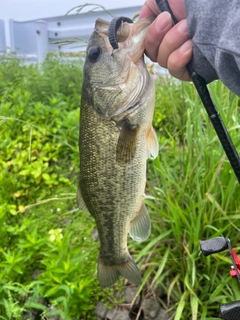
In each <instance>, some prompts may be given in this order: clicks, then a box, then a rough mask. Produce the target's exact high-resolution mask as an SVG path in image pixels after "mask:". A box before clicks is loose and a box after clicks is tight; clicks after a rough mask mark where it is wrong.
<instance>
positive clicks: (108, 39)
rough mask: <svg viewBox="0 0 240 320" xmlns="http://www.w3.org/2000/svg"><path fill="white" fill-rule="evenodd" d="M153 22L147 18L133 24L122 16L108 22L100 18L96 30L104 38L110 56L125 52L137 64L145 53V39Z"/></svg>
mask: <svg viewBox="0 0 240 320" xmlns="http://www.w3.org/2000/svg"><path fill="white" fill-rule="evenodd" d="M152 21H153V20H152V19H150V18H147V19H142V20H138V21H137V22H136V23H133V21H132V20H131V19H130V18H127V17H122V16H121V17H116V18H114V19H112V21H111V22H107V21H105V20H103V19H101V18H98V19H97V20H96V24H95V30H96V31H97V32H98V33H99V34H101V35H102V36H103V38H104V40H105V48H106V49H107V50H108V51H109V53H110V54H113V55H114V53H115V51H117V50H124V52H125V53H126V54H128V55H129V56H130V57H131V60H132V62H133V63H135V62H136V61H138V60H139V59H140V58H141V56H142V55H143V53H144V50H145V44H144V38H145V35H146V32H147V29H148V26H149V25H150V24H151V22H152Z"/></svg>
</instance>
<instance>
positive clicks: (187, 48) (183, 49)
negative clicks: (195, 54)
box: [179, 40, 193, 55]
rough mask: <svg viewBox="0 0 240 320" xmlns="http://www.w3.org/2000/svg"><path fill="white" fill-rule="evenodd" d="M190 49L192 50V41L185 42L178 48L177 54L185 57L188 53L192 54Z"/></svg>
mask: <svg viewBox="0 0 240 320" xmlns="http://www.w3.org/2000/svg"><path fill="white" fill-rule="evenodd" d="M192 48H193V45H192V41H191V40H187V41H186V42H184V44H183V45H181V47H180V48H179V52H180V53H184V54H185V55H187V54H189V53H192Z"/></svg>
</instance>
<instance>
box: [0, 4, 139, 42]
mask: <svg viewBox="0 0 240 320" xmlns="http://www.w3.org/2000/svg"><path fill="white" fill-rule="evenodd" d="M144 1H145V0H120V1H114V0H90V1H88V0H86V1H85V0H0V8H1V10H0V19H2V20H4V21H5V34H6V42H7V46H9V45H10V39H9V26H8V21H9V19H13V20H16V21H28V20H36V19H40V18H49V17H56V16H62V15H65V14H66V13H67V12H68V11H69V10H71V9H72V8H73V7H76V6H79V5H82V4H85V3H96V4H99V5H102V6H104V7H105V8H106V9H116V8H124V7H132V6H141V5H142V4H143V3H144Z"/></svg>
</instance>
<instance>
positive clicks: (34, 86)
mask: <svg viewBox="0 0 240 320" xmlns="http://www.w3.org/2000/svg"><path fill="white" fill-rule="evenodd" d="M81 82H82V62H81V59H79V60H75V59H73V60H68V62H64V61H63V60H62V59H59V58H58V57H56V56H51V55H50V56H48V58H47V59H46V61H45V62H44V63H43V65H42V66H41V68H39V67H38V66H37V65H29V66H26V65H25V64H24V63H22V62H21V61H20V60H17V59H15V58H14V57H12V56H2V57H1V60H0V319H5V320H7V319H9V320H10V319H11V320H13V319H36V318H37V317H38V319H50V317H51V316H53V315H59V316H60V319H63V320H77V319H94V313H93V310H94V306H95V305H96V303H97V301H98V300H102V301H104V302H105V304H107V305H108V306H115V305H116V304H118V303H121V302H122V300H121V295H119V297H118V298H116V297H115V296H114V291H115V290H118V291H121V289H122V288H123V286H124V285H126V283H125V282H124V280H123V279H121V280H120V281H119V282H118V283H117V284H116V286H115V287H114V289H105V290H102V289H101V288H100V287H99V284H98V281H97V276H96V262H97V255H98V247H99V244H98V242H97V241H96V240H95V239H94V238H93V237H92V232H93V230H94V221H93V219H92V218H90V217H89V215H88V214H86V213H83V212H81V211H79V210H78V209H77V208H76V201H75V194H76V185H77V179H78V172H79V169H78V168H79V156H78V132H79V130H78V123H79V105H80V100H81V95H80V92H81ZM210 89H211V93H212V96H213V99H214V101H215V103H216V105H217V107H218V109H219V111H220V113H221V115H222V118H223V119H224V122H225V123H226V125H227V127H228V129H229V131H230V133H231V136H232V139H233V141H234V144H235V145H236V147H237V149H238V150H240V138H239V137H240V124H239V105H240V101H239V98H238V97H236V96H235V95H234V94H232V93H231V92H229V90H227V89H226V88H224V86H223V85H222V84H221V83H220V82H218V81H216V82H214V83H213V84H211V85H210ZM153 124H154V127H155V129H156V132H157V134H158V138H159V144H160V152H159V157H158V158H157V159H156V160H154V161H151V160H149V162H148V172H147V197H146V204H147V205H148V207H149V211H150V215H151V220H152V229H153V230H152V234H151V236H150V238H149V239H148V240H147V241H146V242H144V243H142V244H138V243H135V242H133V241H131V240H130V239H129V248H130V251H131V254H133V256H134V259H135V261H137V263H138V265H139V267H140V269H141V271H142V274H143V285H142V286H141V287H140V288H139V291H138V293H139V294H140V295H143V296H144V295H145V294H146V293H148V294H149V293H151V294H153V295H154V292H155V290H156V288H157V287H158V286H159V285H160V286H161V287H163V289H164V290H165V293H166V296H165V298H164V299H162V300H161V301H160V303H161V304H162V306H163V307H165V308H166V309H170V310H173V311H174V313H175V319H192V320H197V319H201V320H203V319H208V320H210V319H218V318H219V304H220V303H226V302H231V301H234V300H237V299H240V290H239V289H240V288H239V284H238V283H237V280H236V279H231V277H230V276H229V270H230V265H231V262H230V259H229V256H228V253H227V252H225V253H219V254H215V255H213V256H209V257H204V256H203V255H201V254H200V249H199V241H200V240H201V239H209V238H211V237H216V236H221V235H223V236H224V237H228V238H230V239H231V242H232V245H233V247H234V248H235V249H236V251H238V249H239V244H240V239H239V223H238V220H239V218H240V212H239V211H240V210H239V209H240V205H239V202H240V201H239V198H240V197H239V195H240V187H239V184H238V182H237V179H236V178H235V176H234V174H233V172H232V169H231V167H230V165H229V163H228V161H227V159H226V156H225V154H224V152H223V150H222V147H221V146H220V143H219V141H218V139H217V137H216V135H215V132H214V130H213V128H212V126H211V124H210V122H209V119H208V117H207V114H206V112H205V110H204V108H203V107H202V105H201V103H200V101H199V98H198V95H197V93H196V91H195V89H194V87H193V86H192V84H190V83H181V82H178V81H176V80H174V79H172V78H170V77H160V76H157V77H156V107H155V114H154V121H153Z"/></svg>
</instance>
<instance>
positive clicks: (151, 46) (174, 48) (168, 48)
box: [139, 0, 193, 81]
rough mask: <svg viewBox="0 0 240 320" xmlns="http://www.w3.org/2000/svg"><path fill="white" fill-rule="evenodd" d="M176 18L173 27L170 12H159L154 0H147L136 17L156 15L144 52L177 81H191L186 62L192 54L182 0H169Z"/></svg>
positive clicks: (146, 39)
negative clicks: (176, 21)
mask: <svg viewBox="0 0 240 320" xmlns="http://www.w3.org/2000/svg"><path fill="white" fill-rule="evenodd" d="M168 2H169V5H170V7H171V9H172V12H173V14H174V16H175V17H176V19H177V20H178V21H179V22H178V23H177V24H176V25H175V26H172V19H171V15H170V14H169V13H168V12H162V13H160V10H159V8H158V6H157V4H156V1H155V0H146V1H145V3H144V5H143V7H142V9H141V12H140V15H139V19H142V18H148V17H154V18H156V19H155V20H154V21H153V22H152V24H151V25H150V26H149V28H148V32H147V34H146V38H145V46H146V54H147V56H148V57H149V58H150V59H151V60H152V61H154V62H158V64H159V65H160V66H162V67H164V68H167V69H168V70H169V72H170V74H171V75H173V76H174V77H176V78H178V79H180V80H186V81H189V80H191V78H190V76H189V74H188V72H187V70H186V65H187V64H188V62H189V61H190V60H191V57H192V46H193V45H192V41H191V40H190V39H189V36H188V33H187V20H186V12H185V7H184V0H168Z"/></svg>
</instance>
